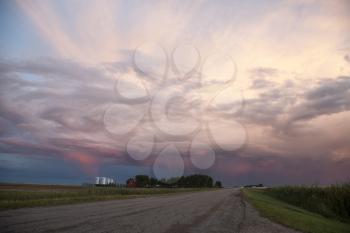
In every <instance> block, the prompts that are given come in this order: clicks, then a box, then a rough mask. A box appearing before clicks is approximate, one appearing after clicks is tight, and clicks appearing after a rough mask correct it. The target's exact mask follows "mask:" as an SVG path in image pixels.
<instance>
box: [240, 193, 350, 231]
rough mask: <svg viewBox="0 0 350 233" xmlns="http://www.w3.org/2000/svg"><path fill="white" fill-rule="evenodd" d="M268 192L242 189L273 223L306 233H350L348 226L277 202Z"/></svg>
mask: <svg viewBox="0 0 350 233" xmlns="http://www.w3.org/2000/svg"><path fill="white" fill-rule="evenodd" d="M268 192H269V190H257V189H243V193H244V195H245V197H246V198H247V199H248V201H249V202H250V203H251V204H252V205H253V206H254V207H255V208H256V209H257V210H258V211H259V213H260V214H261V215H262V216H264V217H266V218H269V219H271V220H273V221H275V222H278V223H281V224H283V225H285V226H288V227H290V228H293V229H296V230H299V231H302V232H307V233H350V225H349V224H347V223H344V222H341V221H338V220H335V219H330V218H326V217H324V216H322V215H320V214H317V213H314V212H311V211H308V210H305V209H302V208H300V207H297V206H294V205H291V204H288V203H286V202H283V201H281V200H278V199H276V198H274V197H272V196H270V195H269V194H268Z"/></svg>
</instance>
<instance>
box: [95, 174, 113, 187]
mask: <svg viewBox="0 0 350 233" xmlns="http://www.w3.org/2000/svg"><path fill="white" fill-rule="evenodd" d="M95 184H96V185H114V184H116V181H115V180H114V179H113V178H109V177H100V176H98V177H96V181H95Z"/></svg>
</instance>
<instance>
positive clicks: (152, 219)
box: [0, 189, 296, 233]
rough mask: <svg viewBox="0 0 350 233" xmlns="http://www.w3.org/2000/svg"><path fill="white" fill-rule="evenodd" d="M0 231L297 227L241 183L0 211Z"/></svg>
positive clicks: (190, 232) (200, 232)
mask: <svg viewBox="0 0 350 233" xmlns="http://www.w3.org/2000/svg"><path fill="white" fill-rule="evenodd" d="M0 232H2V233H5V232H30V233H37V232H84V233H85V232H93V233H97V232H120V233H161V232H164V233H207V232H220V233H226V232H237V233H265V232H266V233H275V232H276V233H277V232H280V233H295V232H296V231H293V230H291V229H288V228H286V227H283V226H281V225H278V224H275V223H272V222H270V221H269V220H267V219H264V218H262V217H259V215H258V213H257V212H256V211H255V210H254V209H253V208H252V207H251V206H250V205H249V204H248V203H246V202H245V201H244V200H243V198H242V194H241V192H240V190H239V189H222V190H218V191H207V192H196V193H185V194H175V195H165V196H153V197H145V198H135V199H127V200H115V201H104V202H95V203H87V204H75V205H65V206H56V207H38V208H24V209H17V210H7V211H1V212H0Z"/></svg>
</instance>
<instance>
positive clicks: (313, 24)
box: [0, 0, 350, 186]
mask: <svg viewBox="0 0 350 233" xmlns="http://www.w3.org/2000/svg"><path fill="white" fill-rule="evenodd" d="M349 12H350V3H349V1H346V0H335V1H322V0H321V1H313V0H296V1H287V0H285V1H273V0H270V1H267V0H266V1H253V0H250V1H199V0H198V1H188V2H184V1H104V0H102V1H97V0H88V1H82V0H74V1H66V0H63V1H51V0H48V1H34V0H21V1H10V0H1V1H0V90H1V91H0V182H24V183H57V184H61V183H62V184H79V183H81V182H92V181H93V180H94V179H93V178H94V177H95V176H108V177H113V178H116V179H117V181H118V182H125V180H126V179H127V178H129V177H132V176H134V175H137V174H147V175H150V176H153V177H156V178H159V179H160V178H169V177H173V176H181V175H189V174H194V173H201V174H207V175H210V176H212V177H213V178H214V179H215V180H221V181H222V182H223V184H224V185H226V186H235V185H244V184H252V183H264V184H266V185H283V184H330V183H340V182H346V181H349V179H350V169H349V168H350V137H349V134H350V124H349V123H348V122H349V120H350V14H349Z"/></svg>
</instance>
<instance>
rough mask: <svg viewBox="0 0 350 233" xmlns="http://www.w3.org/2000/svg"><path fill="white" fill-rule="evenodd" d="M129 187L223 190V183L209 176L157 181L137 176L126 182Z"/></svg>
mask: <svg viewBox="0 0 350 233" xmlns="http://www.w3.org/2000/svg"><path fill="white" fill-rule="evenodd" d="M126 185H127V186H128V187H140V188H152V187H165V188H205V187H206V188H211V187H218V188H221V187H222V184H221V181H215V183H214V180H213V178H212V177H210V176H208V175H201V174H194V175H190V176H181V177H172V178H169V179H160V180H158V179H156V178H154V177H150V176H147V175H137V176H135V177H134V178H130V179H128V180H127V181H126Z"/></svg>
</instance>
